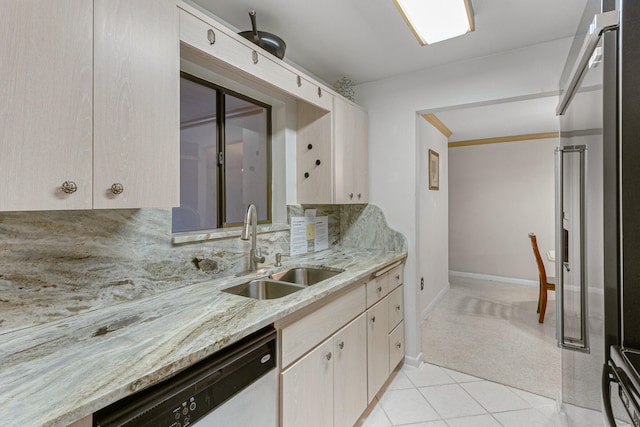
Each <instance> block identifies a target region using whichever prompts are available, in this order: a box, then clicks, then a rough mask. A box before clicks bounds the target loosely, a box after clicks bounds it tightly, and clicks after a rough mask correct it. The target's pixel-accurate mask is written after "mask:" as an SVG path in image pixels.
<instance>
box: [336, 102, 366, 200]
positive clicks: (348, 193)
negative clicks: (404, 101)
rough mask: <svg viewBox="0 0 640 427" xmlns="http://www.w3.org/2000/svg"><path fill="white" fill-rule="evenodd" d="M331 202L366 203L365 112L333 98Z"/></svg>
mask: <svg viewBox="0 0 640 427" xmlns="http://www.w3.org/2000/svg"><path fill="white" fill-rule="evenodd" d="M333 115H334V135H333V142H334V146H335V186H336V189H335V202H336V203H367V202H368V201H369V194H368V191H369V172H368V121H367V113H366V111H364V110H362V109H361V108H359V107H357V106H354V105H352V104H351V103H349V102H347V101H346V100H345V99H343V98H341V97H338V96H336V97H335V98H334V107H333Z"/></svg>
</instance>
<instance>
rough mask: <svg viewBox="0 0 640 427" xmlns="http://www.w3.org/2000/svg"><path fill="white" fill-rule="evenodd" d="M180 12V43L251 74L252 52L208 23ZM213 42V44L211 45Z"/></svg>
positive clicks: (182, 11)
mask: <svg viewBox="0 0 640 427" xmlns="http://www.w3.org/2000/svg"><path fill="white" fill-rule="evenodd" d="M179 10H180V41H181V42H182V43H185V44H187V45H189V46H191V47H194V48H196V49H197V50H199V51H201V52H204V53H206V54H208V55H210V56H212V57H214V58H215V59H217V60H219V61H221V62H223V63H224V64H226V65H227V68H229V66H232V67H233V68H238V69H240V70H243V71H246V72H250V71H251V69H252V67H254V66H255V64H254V63H253V60H252V50H251V49H249V48H248V47H247V46H245V45H244V44H242V43H240V42H238V41H237V40H234V39H233V38H232V37H230V36H229V35H227V34H226V33H225V32H223V31H221V30H220V29H219V28H216V27H214V26H212V25H210V24H208V23H207V22H204V21H202V20H201V19H199V18H197V17H195V16H193V15H191V14H190V13H188V12H185V11H184V10H182V9H179ZM211 40H213V43H211Z"/></svg>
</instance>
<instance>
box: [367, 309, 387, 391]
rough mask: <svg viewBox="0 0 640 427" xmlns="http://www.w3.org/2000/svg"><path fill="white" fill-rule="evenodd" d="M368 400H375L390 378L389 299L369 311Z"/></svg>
mask: <svg viewBox="0 0 640 427" xmlns="http://www.w3.org/2000/svg"><path fill="white" fill-rule="evenodd" d="M367 365H368V367H367V368H368V372H367V377H368V387H369V388H368V398H369V402H371V401H372V400H373V398H374V397H375V395H376V393H378V391H380V388H382V386H383V384H384V383H385V381H386V380H387V378H389V304H388V301H387V297H384V298H383V299H382V300H380V301H378V302H377V303H376V305H374V306H373V307H371V308H370V309H369V310H367Z"/></svg>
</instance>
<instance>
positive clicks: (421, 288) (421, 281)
mask: <svg viewBox="0 0 640 427" xmlns="http://www.w3.org/2000/svg"><path fill="white" fill-rule="evenodd" d="M420 290H421V291H424V277H421V278H420Z"/></svg>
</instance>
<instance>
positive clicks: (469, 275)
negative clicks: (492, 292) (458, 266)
mask: <svg viewBox="0 0 640 427" xmlns="http://www.w3.org/2000/svg"><path fill="white" fill-rule="evenodd" d="M449 275H450V276H454V277H467V278H469V279H478V280H489V281H492V282H502V283H511V284H514V285H522V286H535V287H538V286H540V283H539V282H538V281H537V280H527V279H516V278H514V277H503V276H492V275H490V274H481V273H468V272H465V271H453V270H449Z"/></svg>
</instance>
